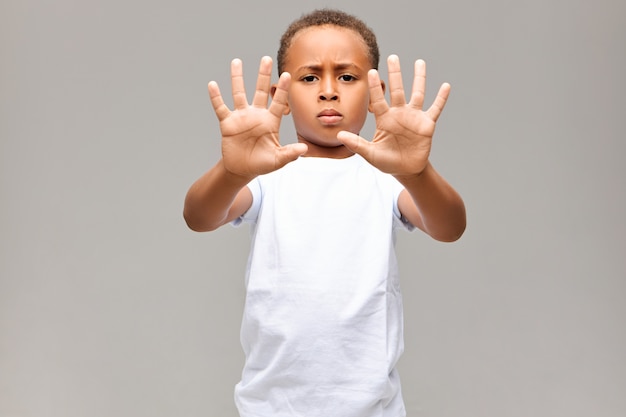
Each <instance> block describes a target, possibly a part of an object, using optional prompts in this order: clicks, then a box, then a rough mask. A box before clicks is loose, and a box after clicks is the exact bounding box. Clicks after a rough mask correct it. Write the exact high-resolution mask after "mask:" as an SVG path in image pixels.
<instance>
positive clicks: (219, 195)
mask: <svg viewBox="0 0 626 417" xmlns="http://www.w3.org/2000/svg"><path fill="white" fill-rule="evenodd" d="M247 183H248V180H247V179H246V178H244V177H239V176H236V175H234V174H231V173H230V172H228V171H227V170H226V169H225V168H224V162H223V160H221V159H220V161H219V162H218V163H217V164H216V165H215V166H214V167H213V168H211V169H210V170H209V171H207V172H206V173H205V174H204V175H202V176H201V177H200V178H198V180H197V181H196V182H194V183H193V185H192V186H191V187H190V188H189V191H188V192H187V196H186V197H185V207H184V209H183V217H184V218H185V222H187V226H189V228H190V229H191V230H194V231H196V232H208V231H212V230H215V229H217V228H218V227H220V226H223V225H224V224H226V223H229V222H231V221H233V220H234V219H236V218H237V217H239V216H241V215H242V214H244V213H245V212H246V211H247V210H248V209H249V208H250V206H251V205H252V194H251V193H250V190H249V189H248V187H246V184H247Z"/></svg>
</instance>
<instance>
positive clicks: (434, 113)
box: [426, 83, 451, 122]
mask: <svg viewBox="0 0 626 417" xmlns="http://www.w3.org/2000/svg"><path fill="white" fill-rule="evenodd" d="M450 88H451V87H450V84H448V83H443V84H442V85H441V87H440V88H439V92H438V93H437V97H435V101H434V102H433V104H432V106H430V108H429V109H428V110H427V111H426V114H428V116H429V117H430V118H431V119H433V120H434V121H435V122H436V121H437V119H439V116H440V115H441V112H442V111H443V108H444V107H445V106H446V103H447V101H448V97H449V96H450Z"/></svg>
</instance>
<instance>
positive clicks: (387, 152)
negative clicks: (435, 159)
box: [338, 55, 450, 176]
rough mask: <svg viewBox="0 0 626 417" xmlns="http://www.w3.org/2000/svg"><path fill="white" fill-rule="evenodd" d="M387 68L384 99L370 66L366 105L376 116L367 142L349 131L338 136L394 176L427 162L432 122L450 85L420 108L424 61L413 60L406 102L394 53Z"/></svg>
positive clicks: (416, 171) (420, 168)
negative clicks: (412, 76) (425, 107)
mask: <svg viewBox="0 0 626 417" xmlns="http://www.w3.org/2000/svg"><path fill="white" fill-rule="evenodd" d="M387 65H388V68H389V97H390V103H389V104H388V103H387V101H386V100H385V95H384V91H383V85H382V83H381V81H380V77H379V75H378V71H376V70H370V72H369V74H368V80H369V85H370V107H371V110H372V112H373V113H374V117H375V118H376V132H375V133H374V138H373V139H372V141H371V142H369V141H367V140H365V139H363V138H361V137H360V136H358V135H355V134H352V133H349V132H340V133H339V134H338V139H339V140H341V141H342V142H343V143H344V145H346V146H347V147H348V148H350V149H352V150H353V151H354V152H356V153H358V154H360V155H361V156H363V157H364V158H365V159H366V160H367V161H368V162H369V163H370V164H372V165H373V166H375V167H377V168H378V169H380V170H381V171H383V172H387V173H390V174H393V175H396V176H400V175H414V174H419V173H421V172H422V171H423V170H424V168H425V167H426V165H427V164H428V158H429V155H430V149H431V144H432V138H433V134H434V133H435V126H436V123H437V119H438V118H439V116H440V114H441V112H442V110H443V108H444V106H445V104H446V101H447V99H448V95H449V93H450V85H449V84H447V83H445V84H443V85H442V86H441V88H440V89H439V92H438V94H437V97H436V98H435V101H434V102H433V104H432V105H431V106H430V108H428V109H427V110H423V104H424V92H425V88H426V66H425V63H424V61H422V60H417V61H416V62H415V76H414V79H413V89H412V92H411V98H410V100H409V102H408V103H407V102H406V99H405V93H404V87H403V85H402V73H401V71H400V62H399V60H398V57H397V56H395V55H391V56H390V57H389V58H388V60H387Z"/></svg>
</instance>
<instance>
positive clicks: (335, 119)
mask: <svg viewBox="0 0 626 417" xmlns="http://www.w3.org/2000/svg"><path fill="white" fill-rule="evenodd" d="M317 119H318V120H319V121H320V122H321V123H322V124H323V125H328V126H332V125H336V124H337V123H339V122H341V120H342V119H343V115H342V114H341V113H339V112H338V111H337V110H334V109H325V110H322V111H321V112H319V113H318V114H317Z"/></svg>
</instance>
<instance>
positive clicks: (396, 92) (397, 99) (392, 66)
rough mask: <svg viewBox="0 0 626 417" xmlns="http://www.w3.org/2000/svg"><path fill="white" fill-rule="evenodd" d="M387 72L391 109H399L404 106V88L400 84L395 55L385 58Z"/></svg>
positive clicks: (398, 63) (400, 77)
mask: <svg viewBox="0 0 626 417" xmlns="http://www.w3.org/2000/svg"><path fill="white" fill-rule="evenodd" d="M387 68H388V70H389V98H390V100H389V101H390V103H391V106H392V107H400V106H404V105H405V104H406V98H405V96H404V86H403V84H402V72H401V71H400V59H399V58H398V56H397V55H390V56H389V58H387Z"/></svg>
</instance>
